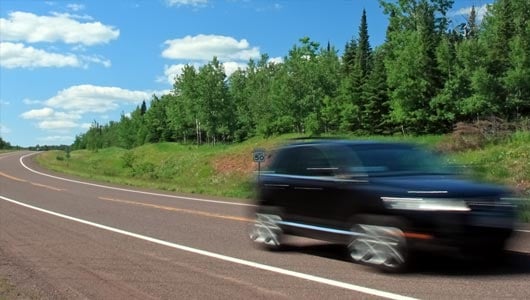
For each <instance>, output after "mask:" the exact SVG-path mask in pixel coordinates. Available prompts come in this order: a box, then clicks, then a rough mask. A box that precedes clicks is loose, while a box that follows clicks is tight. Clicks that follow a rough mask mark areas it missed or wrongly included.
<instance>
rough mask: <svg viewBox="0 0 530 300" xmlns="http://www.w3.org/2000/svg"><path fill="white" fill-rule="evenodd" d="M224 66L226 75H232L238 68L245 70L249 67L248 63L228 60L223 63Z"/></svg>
mask: <svg viewBox="0 0 530 300" xmlns="http://www.w3.org/2000/svg"><path fill="white" fill-rule="evenodd" d="M223 67H224V69H225V74H226V76H230V75H232V74H233V73H234V72H235V71H237V70H238V69H241V70H245V69H246V68H247V64H246V63H242V62H235V61H227V62H225V63H223Z"/></svg>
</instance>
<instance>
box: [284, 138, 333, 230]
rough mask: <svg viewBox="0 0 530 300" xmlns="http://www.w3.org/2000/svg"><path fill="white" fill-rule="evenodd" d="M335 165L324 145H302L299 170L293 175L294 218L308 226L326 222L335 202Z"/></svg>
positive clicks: (292, 204) (292, 213)
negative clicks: (331, 161)
mask: <svg viewBox="0 0 530 300" xmlns="http://www.w3.org/2000/svg"><path fill="white" fill-rule="evenodd" d="M334 172H335V168H334V167H333V166H332V165H331V164H330V161H329V159H328V157H327V156H326V154H325V151H323V149H322V148H321V145H304V146H301V147H299V148H298V151H297V163H296V169H295V171H294V172H293V174H291V178H290V182H291V189H292V191H291V195H292V198H291V199H289V203H288V204H287V206H288V210H289V212H290V215H291V216H292V219H293V220H295V221H298V222H301V223H303V224H308V225H325V224H326V223H327V221H326V219H328V218H329V213H330V210H331V209H332V207H330V204H331V203H333V202H334V197H335V196H336V195H335V191H336V181H335V179H334V175H335V173H334Z"/></svg>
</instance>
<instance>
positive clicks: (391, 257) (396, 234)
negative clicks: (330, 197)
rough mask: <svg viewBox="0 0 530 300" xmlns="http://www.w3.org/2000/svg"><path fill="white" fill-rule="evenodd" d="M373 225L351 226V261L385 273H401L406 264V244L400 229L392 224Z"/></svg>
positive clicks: (349, 248) (349, 246)
mask: <svg viewBox="0 0 530 300" xmlns="http://www.w3.org/2000/svg"><path fill="white" fill-rule="evenodd" d="M375 224H378V225H375ZM375 224H374V223H372V224H355V225H354V226H352V228H351V234H352V239H351V241H350V243H349V244H348V252H349V255H350V257H351V259H352V260H353V261H354V262H356V263H362V264H367V265H370V266H374V267H376V268H378V269H379V270H382V271H385V272H402V271H403V270H404V269H405V268H406V266H407V263H408V250H407V242H406V239H405V235H404V233H403V231H402V229H401V228H400V227H397V226H395V225H394V224H384V225H379V224H381V223H379V222H376V223H375Z"/></svg>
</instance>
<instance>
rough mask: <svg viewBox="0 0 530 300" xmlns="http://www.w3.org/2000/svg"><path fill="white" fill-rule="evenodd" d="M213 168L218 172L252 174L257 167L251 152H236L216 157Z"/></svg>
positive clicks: (224, 173)
mask: <svg viewBox="0 0 530 300" xmlns="http://www.w3.org/2000/svg"><path fill="white" fill-rule="evenodd" d="M214 169H215V172H216V173H218V174H223V175H229V174H240V175H249V176H250V175H252V173H253V172H254V171H256V170H257V169H258V165H257V163H255V162H254V161H253V160H252V156H251V154H247V153H237V154H228V155H223V156H220V157H218V158H217V159H216V160H215V161H214Z"/></svg>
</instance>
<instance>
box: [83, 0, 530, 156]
mask: <svg viewBox="0 0 530 300" xmlns="http://www.w3.org/2000/svg"><path fill="white" fill-rule="evenodd" d="M453 2H454V1H452V0H398V1H384V0H380V5H381V6H382V7H383V8H384V11H385V14H386V15H387V16H388V18H389V26H388V28H387V31H386V40H385V42H384V43H383V44H382V45H379V46H378V47H372V46H371V45H370V42H369V30H368V21H367V19H368V17H369V16H367V15H366V12H363V14H362V16H361V22H360V26H359V30H358V35H357V36H355V37H353V38H352V39H351V40H350V41H348V42H347V43H346V45H345V46H344V49H343V51H338V50H337V48H335V46H334V45H331V44H329V43H328V44H327V45H324V46H322V45H320V44H319V43H316V42H314V41H312V40H311V39H310V38H309V37H304V38H301V39H300V40H299V42H298V44H296V45H294V46H293V47H292V48H291V49H290V51H289V53H288V54H287V55H286V56H285V57H284V60H283V62H282V63H272V62H270V61H269V57H268V56H267V55H263V56H262V57H261V59H259V60H250V61H249V62H248V66H247V68H246V69H244V70H241V69H240V70H238V71H236V72H235V73H233V74H231V75H230V76H229V77H227V75H226V73H225V71H224V69H223V66H222V64H221V62H220V61H219V60H218V59H217V58H215V57H213V58H212V60H211V61H210V62H209V63H208V64H206V65H203V66H202V67H199V68H196V67H194V66H192V65H188V66H186V67H185V68H184V69H183V72H182V74H181V75H179V76H177V77H176V78H175V82H174V85H173V89H172V91H171V93H169V94H167V95H164V96H161V97H157V96H153V97H152V99H150V101H148V103H150V105H149V107H147V105H146V102H145V101H144V102H143V103H142V105H141V106H139V107H137V109H136V110H134V111H133V112H131V113H130V114H127V115H125V114H122V116H121V119H120V120H119V121H111V122H109V123H108V124H104V125H102V124H99V123H98V122H96V121H94V123H93V124H92V127H91V128H90V129H89V130H88V131H87V132H86V133H84V134H81V135H78V136H77V137H76V139H75V142H74V144H73V149H99V148H103V147H110V146H117V147H123V148H127V149H129V148H132V147H136V146H140V145H142V144H145V143H157V142H164V141H170V142H184V143H198V144H201V143H217V142H237V141H242V140H245V139H248V138H250V137H253V136H256V135H260V136H270V135H275V134H283V133H304V134H307V135H317V134H324V133H349V132H353V133H358V134H394V133H404V134H426V133H446V132H450V131H451V130H452V128H453V126H454V125H455V124H456V123H458V122H474V121H477V120H481V119H484V118H491V117H495V118H501V119H503V120H507V121H517V120H521V119H525V118H526V119H527V118H529V117H530V1H528V0H497V1H495V2H494V3H493V4H492V5H490V6H489V8H488V13H487V14H486V16H485V17H484V19H483V20H482V21H480V20H479V19H478V17H477V12H476V10H475V9H472V10H471V13H470V14H469V15H468V16H467V18H466V22H464V23H462V24H454V23H452V22H451V18H450V17H449V16H448V12H449V11H450V10H451V8H452V5H453ZM339 52H341V53H342V55H341V56H339Z"/></svg>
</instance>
